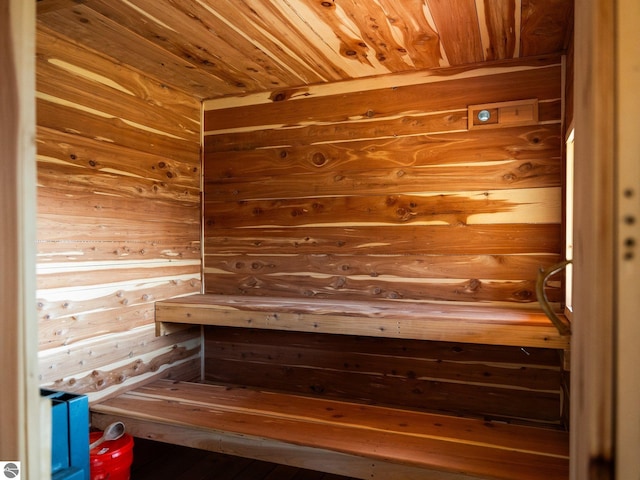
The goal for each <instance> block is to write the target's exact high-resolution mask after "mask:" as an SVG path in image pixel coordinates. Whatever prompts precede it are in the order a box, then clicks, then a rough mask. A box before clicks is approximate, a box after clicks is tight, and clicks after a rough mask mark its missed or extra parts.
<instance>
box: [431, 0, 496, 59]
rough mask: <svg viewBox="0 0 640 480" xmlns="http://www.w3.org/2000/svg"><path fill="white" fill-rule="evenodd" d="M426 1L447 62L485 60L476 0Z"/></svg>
mask: <svg viewBox="0 0 640 480" xmlns="http://www.w3.org/2000/svg"><path fill="white" fill-rule="evenodd" d="M426 3H427V5H428V8H429V11H430V12H431V16H432V17H433V21H434V23H435V25H436V28H437V31H438V34H439V35H440V41H441V43H442V46H443V50H444V53H445V55H446V57H445V58H446V61H447V63H448V64H450V65H461V64H465V63H475V62H481V61H483V60H485V58H484V54H483V51H482V40H481V38H480V26H479V25H478V14H477V12H476V4H475V0H463V1H456V2H448V1H446V0H427V2H426Z"/></svg>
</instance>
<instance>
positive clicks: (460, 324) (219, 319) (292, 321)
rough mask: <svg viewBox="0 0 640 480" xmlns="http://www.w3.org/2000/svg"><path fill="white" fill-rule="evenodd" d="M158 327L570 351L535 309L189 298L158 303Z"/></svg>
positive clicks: (211, 297)
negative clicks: (180, 325)
mask: <svg viewBox="0 0 640 480" xmlns="http://www.w3.org/2000/svg"><path fill="white" fill-rule="evenodd" d="M156 322H158V324H159V330H158V331H159V332H161V331H162V323H163V322H168V323H184V324H202V325H219V326H232V327H243V328H262V329H275V330H292V331H300V332H318V333H331V334H344V335H364V336H373V337H390V338H413V339H420V340H441V341H454V342H469V343H486V344H494V345H514V346H531V347H544V348H559V349H566V348H568V347H569V338H568V337H563V336H561V335H560V334H559V333H558V331H557V330H556V329H555V327H554V326H553V324H552V323H551V321H550V320H549V319H548V318H547V317H546V316H545V315H544V313H542V312H539V311H535V310H532V309H516V308H496V307H490V306H487V307H473V306H461V305H444V304H427V303H424V304H417V303H406V302H392V301H368V302H365V301H351V302H348V301H333V300H328V299H314V300H313V301H309V300H304V299H298V298H269V297H256V296H253V297H248V296H229V295H191V296H187V297H183V298H177V299H172V300H166V301H162V302H156Z"/></svg>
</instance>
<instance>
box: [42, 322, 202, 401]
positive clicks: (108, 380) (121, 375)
mask: <svg viewBox="0 0 640 480" xmlns="http://www.w3.org/2000/svg"><path fill="white" fill-rule="evenodd" d="M145 337H146V339H147V341H148V342H151V340H152V338H153V331H152V330H150V329H146V332H145ZM170 338H171V340H170V341H166V340H165V341H164V342H162V341H160V342H155V343H154V344H153V349H151V348H149V349H148V350H147V351H143V352H140V353H139V354H138V355H134V356H130V355H124V356H122V357H120V358H117V359H115V360H113V361H110V360H109V361H107V360H105V362H104V363H102V365H101V366H99V367H95V368H85V369H84V370H81V371H79V372H77V373H74V374H69V373H67V372H64V371H62V370H58V371H57V376H55V378H54V379H52V381H50V382H47V383H45V384H44V386H46V388H51V389H54V390H62V391H65V392H70V393H85V394H87V395H88V396H89V401H90V402H94V401H98V400H100V399H103V398H105V397H107V396H110V395H113V393H114V391H123V390H125V391H126V390H129V389H131V388H135V387H136V386H139V385H140V384H143V383H145V382H146V383H148V382H149V381H152V380H156V379H158V378H167V377H171V378H175V372H174V373H172V370H174V369H175V370H176V371H177V372H180V373H181V374H184V371H185V369H186V370H187V371H189V370H190V371H191V372H194V373H195V372H197V370H196V369H195V368H194V365H195V364H199V358H198V357H199V353H200V338H199V336H198V335H197V334H195V335H194V334H191V335H190V336H188V337H186V338H185V337H184V336H183V338H181V339H180V341H179V342H177V340H178V339H177V338H175V339H173V337H170ZM97 353H98V350H96V351H95V352H94V353H93V354H94V355H96V354H97ZM183 378H184V377H183ZM189 379H193V377H191V378H189Z"/></svg>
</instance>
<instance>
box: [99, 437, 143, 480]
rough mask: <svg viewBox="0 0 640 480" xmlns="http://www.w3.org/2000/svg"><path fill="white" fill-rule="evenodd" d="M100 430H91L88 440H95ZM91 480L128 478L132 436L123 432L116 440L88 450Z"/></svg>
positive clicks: (124, 479)
mask: <svg viewBox="0 0 640 480" xmlns="http://www.w3.org/2000/svg"><path fill="white" fill-rule="evenodd" d="M101 436H102V432H91V434H90V435H89V441H90V442H95V441H96V440H98V439H99V438H100V437H101ZM89 460H90V462H91V480H129V478H130V476H131V464H132V463H133V437H132V436H131V435H128V434H126V433H125V434H124V435H123V436H122V437H120V438H119V439H118V440H111V441H108V442H104V443H102V444H101V445H98V446H97V447H95V448H93V449H91V451H90V452H89Z"/></svg>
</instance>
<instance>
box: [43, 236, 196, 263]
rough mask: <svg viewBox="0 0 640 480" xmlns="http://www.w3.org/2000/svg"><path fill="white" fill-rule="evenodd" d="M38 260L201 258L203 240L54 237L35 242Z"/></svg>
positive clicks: (45, 261)
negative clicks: (56, 238)
mask: <svg viewBox="0 0 640 480" xmlns="http://www.w3.org/2000/svg"><path fill="white" fill-rule="evenodd" d="M36 247H37V257H38V262H40V263H41V264H45V263H50V262H85V261H86V262H101V261H107V262H116V261H119V260H124V261H142V262H144V261H148V260H149V259H165V260H166V259H179V260H193V259H198V258H200V241H199V240H197V241H196V240H190V241H188V242H181V241H180V239H166V240H165V239H154V240H148V241H139V240H132V239H122V240H102V241H101V240H73V239H68V240H51V241H39V242H37V243H36Z"/></svg>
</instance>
